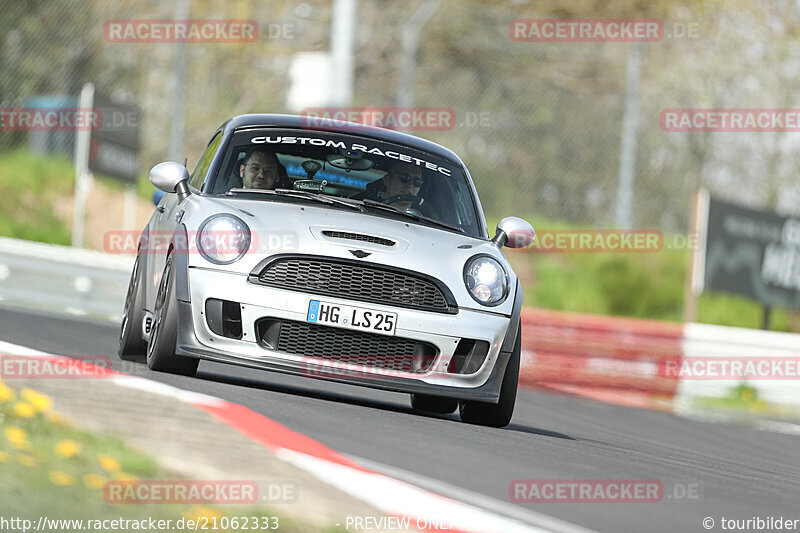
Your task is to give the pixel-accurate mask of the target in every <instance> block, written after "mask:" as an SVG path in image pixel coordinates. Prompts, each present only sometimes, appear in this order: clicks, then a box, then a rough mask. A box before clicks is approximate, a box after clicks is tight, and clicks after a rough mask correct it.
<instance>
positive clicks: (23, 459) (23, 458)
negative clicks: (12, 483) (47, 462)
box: [17, 453, 39, 466]
mask: <svg viewBox="0 0 800 533" xmlns="http://www.w3.org/2000/svg"><path fill="white" fill-rule="evenodd" d="M17 462H18V463H19V464H21V465H22V466H36V465H38V464H39V460H38V459H36V457H33V456H32V455H27V454H24V453H18V454H17Z"/></svg>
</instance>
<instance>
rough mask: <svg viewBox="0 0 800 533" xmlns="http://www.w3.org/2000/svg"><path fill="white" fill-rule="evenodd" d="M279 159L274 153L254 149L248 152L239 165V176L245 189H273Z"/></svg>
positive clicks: (277, 174) (276, 178)
mask: <svg viewBox="0 0 800 533" xmlns="http://www.w3.org/2000/svg"><path fill="white" fill-rule="evenodd" d="M279 165H280V163H279V161H278V158H277V157H276V156H275V154H272V153H269V152H262V151H260V150H255V151H253V152H250V153H249V154H248V155H247V157H246V158H245V159H244V161H242V164H241V165H239V177H240V178H242V185H243V187H244V188H245V189H274V188H275V186H276V185H277V184H278V180H279V178H280V173H279V171H278V168H279Z"/></svg>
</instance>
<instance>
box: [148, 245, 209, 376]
mask: <svg viewBox="0 0 800 533" xmlns="http://www.w3.org/2000/svg"><path fill="white" fill-rule="evenodd" d="M177 341H178V306H177V304H176V302H175V268H174V264H173V261H172V256H168V257H167V263H166V264H165V265H164V274H163V275H162V276H161V284H160V286H159V287H158V295H157V296H156V305H155V309H154V311H153V327H152V329H151V330H150V342H149V343H148V344H147V366H148V367H150V369H151V370H158V371H161V372H169V373H170V374H180V375H183V376H194V375H195V374H196V373H197V365H199V364H200V360H199V359H194V358H192V357H181V356H179V355H176V354H175V344H176V343H177Z"/></svg>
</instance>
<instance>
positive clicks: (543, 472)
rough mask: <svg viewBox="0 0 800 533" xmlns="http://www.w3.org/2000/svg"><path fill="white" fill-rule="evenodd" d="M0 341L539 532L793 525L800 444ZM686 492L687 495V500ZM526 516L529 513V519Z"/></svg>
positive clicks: (110, 349) (604, 412) (78, 346)
mask: <svg viewBox="0 0 800 533" xmlns="http://www.w3.org/2000/svg"><path fill="white" fill-rule="evenodd" d="M0 340H4V341H8V342H12V343H16V344H21V345H25V346H30V347H32V348H35V349H39V350H44V351H47V352H52V353H56V354H63V355H108V356H111V357H112V359H113V361H114V364H115V367H116V368H118V369H120V370H123V371H125V372H128V373H134V374H137V375H140V376H145V377H147V378H149V379H153V380H156V381H160V382H164V383H169V384H171V385H174V386H177V387H180V388H183V389H187V390H191V391H197V392H202V393H205V394H209V395H212V396H217V397H221V398H225V399H227V400H229V401H232V402H236V403H239V404H242V405H245V406H247V407H249V408H251V409H253V410H255V411H258V412H260V413H262V414H264V415H265V416H268V417H270V418H272V419H274V420H277V421H278V422H281V423H283V424H285V425H286V426H288V427H290V428H292V429H294V430H296V431H299V432H301V433H304V434H306V435H309V436H310V437H312V438H314V439H316V440H318V441H320V442H322V443H324V444H326V445H328V446H330V447H332V448H334V449H336V450H338V451H340V452H342V453H345V454H348V455H351V456H354V457H357V458H363V459H366V460H368V461H370V462H371V464H370V466H371V467H373V468H376V469H380V468H383V467H381V466H376V465H375V464H372V463H377V464H379V465H385V466H386V467H388V468H389V469H390V471H391V473H392V474H394V475H399V476H404V477H407V478H408V479H413V481H415V482H417V483H420V484H424V485H427V487H428V488H432V489H434V490H440V491H443V492H445V493H447V494H449V495H451V496H454V497H457V498H462V499H469V501H470V503H473V504H477V505H481V506H485V507H487V508H490V509H492V510H494V511H496V512H499V513H501V514H517V515H518V517H520V518H522V519H524V520H529V521H531V522H533V523H536V520H537V516H538V517H540V516H541V514H544V515H549V516H552V517H557V518H559V519H561V520H565V521H567V522H570V523H572V524H576V525H579V526H582V527H585V528H589V529H592V530H596V531H602V532H622V531H665V532H674V531H687V532H691V531H707V529H705V528H704V527H703V525H702V522H703V519H704V518H706V517H711V518H713V519H714V520H715V522H716V525H715V527H714V528H713V529H712V531H722V530H723V528H722V527H721V525H720V523H719V522H720V519H721V518H722V517H725V518H726V519H731V518H737V519H748V518H753V517H761V518H767V517H770V516H772V517H783V518H794V519H800V436H792V435H787V434H780V433H772V432H767V431H762V430H758V429H755V428H751V427H745V426H734V425H723V424H714V423H707V422H701V421H696V420H689V419H686V418H681V417H678V416H675V415H672V414H668V413H660V412H652V411H645V410H639V409H630V408H625V407H618V406H613V405H606V404H600V403H594V402H591V401H587V400H583V399H578V398H573V397H567V396H560V395H553V394H547V393H543V392H538V391H530V390H521V391H520V394H519V396H518V399H517V407H516V411H515V414H514V419H513V421H512V424H511V425H510V426H509V427H507V428H504V429H499V430H497V429H489V428H481V427H475V426H469V425H466V424H462V423H461V422H459V421H458V418H457V416H456V415H448V416H427V415H419V414H415V413H414V412H412V410H411V409H410V404H409V401H408V397H407V396H406V395H401V394H395V393H388V392H381V391H373V390H370V389H365V388H360V387H354V386H349V385H340V384H331V383H326V382H323V381H317V380H311V379H304V378H297V377H292V376H283V375H279V374H271V373H268V372H263V371H257V370H249V369H242V368H237V367H230V366H224V365H219V364H209V363H206V362H203V363H201V365H200V371H199V373H198V377H197V378H185V377H178V376H172V375H168V374H163V373H157V372H151V371H150V370H149V369H148V368H147V367H146V365H145V364H144V363H143V362H141V363H139V364H130V363H125V364H124V368H122V364H121V363H122V362H121V361H119V360H118V358H117V357H116V348H117V327H114V326H112V325H108V324H100V323H94V322H88V321H82V320H79V319H72V318H63V317H57V316H49V315H48V316H46V315H39V314H31V313H29V312H21V311H11V310H5V309H4V310H0ZM515 479H559V480H561V479H603V480H660V481H661V482H662V483H663V485H664V499H663V500H662V501H661V502H660V503H627V504H619V503H617V504H607V503H550V504H518V503H514V502H511V500H510V499H509V484H510V483H511V482H512V481H513V480H515ZM687 491H690V492H691V493H692V494H691V496H693V497H689V495H685V494H684V493H685V492H687ZM531 511H532V512H531Z"/></svg>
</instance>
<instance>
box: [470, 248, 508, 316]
mask: <svg viewBox="0 0 800 533" xmlns="http://www.w3.org/2000/svg"><path fill="white" fill-rule="evenodd" d="M464 284H465V285H466V286H467V290H468V291H469V293H470V294H471V295H472V297H473V298H474V299H475V301H477V302H478V303H481V304H483V305H488V306H495V305H499V304H501V303H503V302H504V301H505V299H506V297H507V296H508V275H507V274H506V270H505V269H504V268H503V265H501V264H500V263H499V262H498V261H497V260H496V259H495V258H493V257H491V256H488V255H476V256H475V257H473V258H472V259H470V260H469V261H467V264H466V265H465V266H464Z"/></svg>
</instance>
